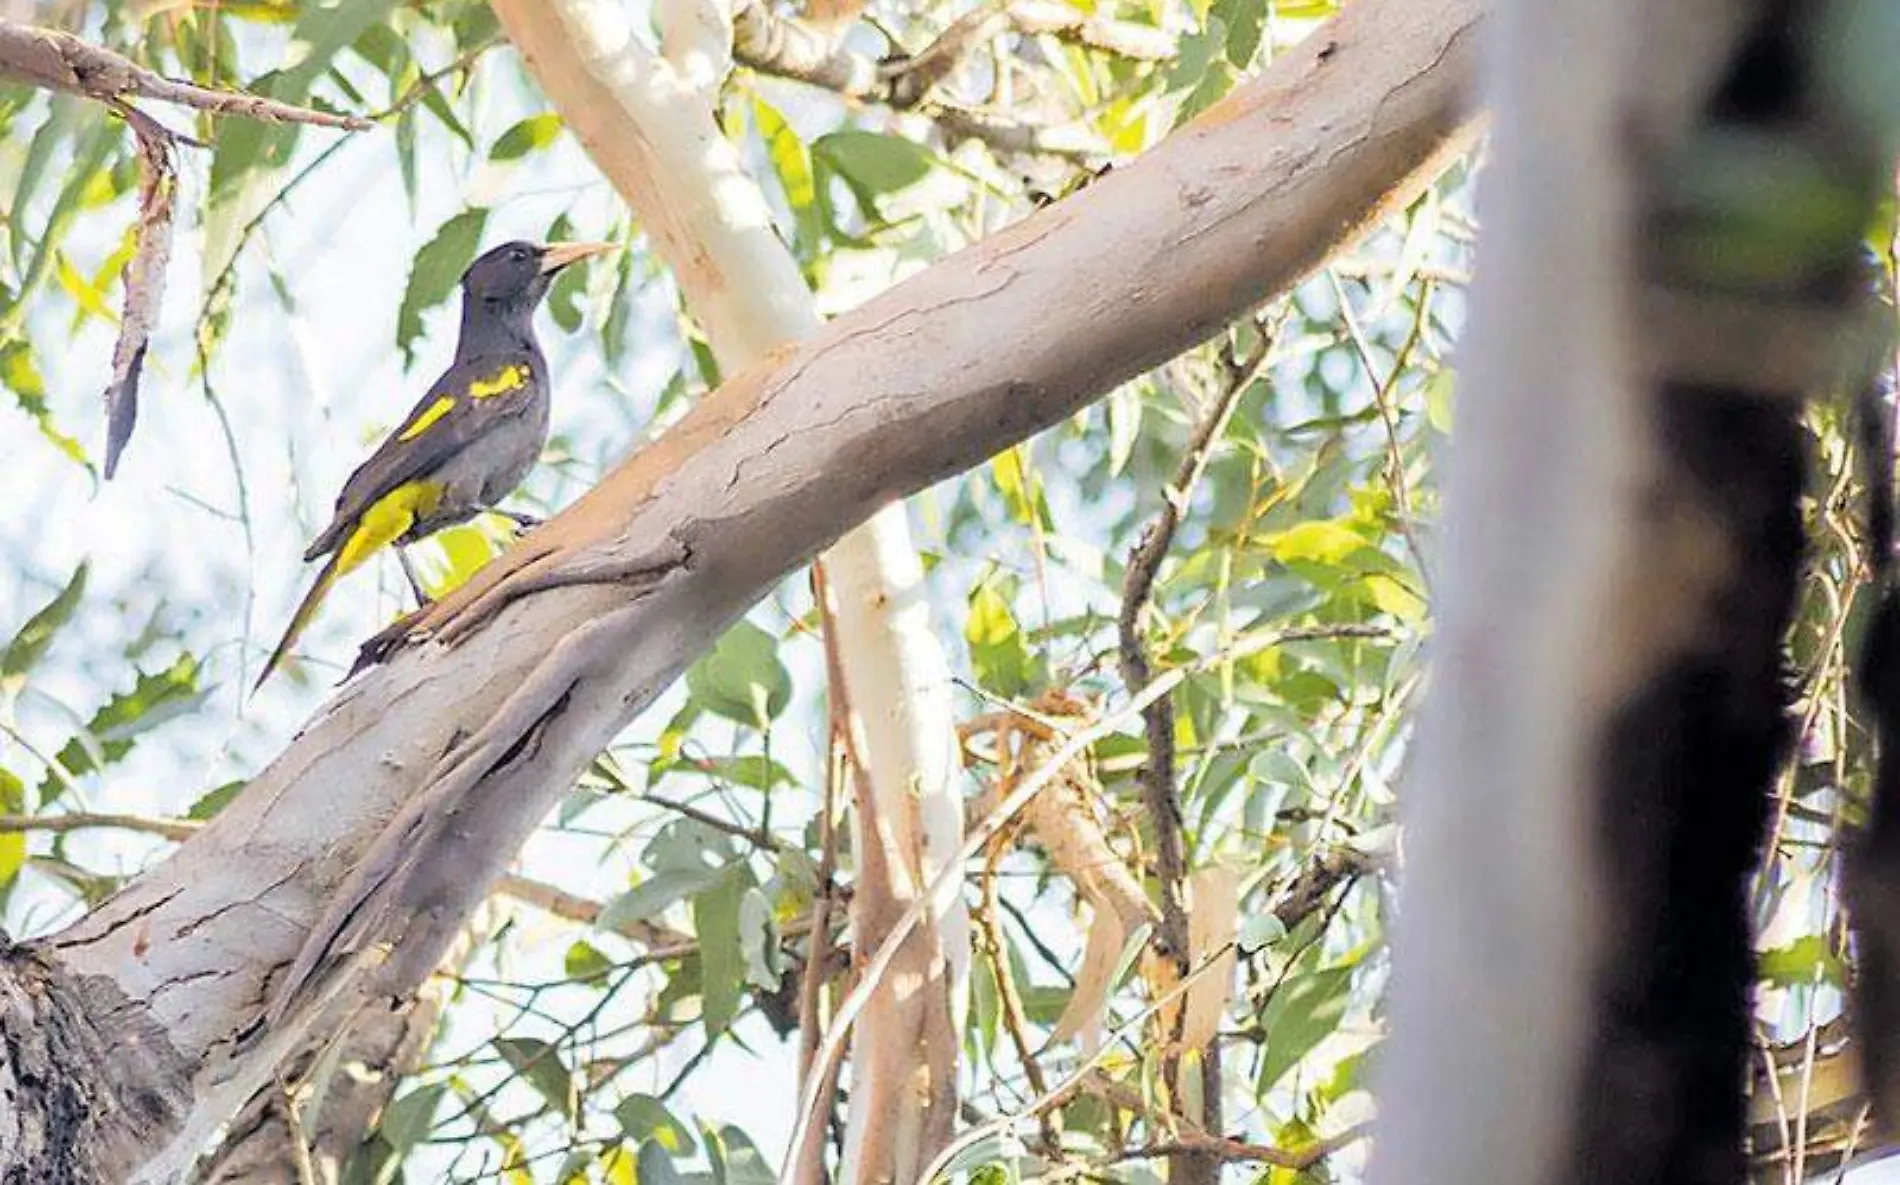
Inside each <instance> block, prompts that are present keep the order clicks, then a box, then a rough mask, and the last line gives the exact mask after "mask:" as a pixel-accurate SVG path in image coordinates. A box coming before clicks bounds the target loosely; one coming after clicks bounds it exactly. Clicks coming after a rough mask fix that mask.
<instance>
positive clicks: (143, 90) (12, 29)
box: [0, 20, 375, 132]
mask: <svg viewBox="0 0 1900 1185" xmlns="http://www.w3.org/2000/svg"><path fill="white" fill-rule="evenodd" d="M0 74H4V75H8V76H11V77H13V78H17V79H19V80H20V81H22V82H26V83H30V84H31V85H33V86H38V87H44V88H46V89H48V90H57V91H65V92H67V93H68V94H75V95H82V96H84V97H86V98H88V99H96V100H98V101H100V102H112V101H115V100H121V99H124V98H126V97H127V96H128V95H130V96H136V97H138V98H142V99H152V100H155V101H157V102H160V103H173V104H176V105H178V106H180V107H190V108H192V109H194V110H197V111H206V112H209V113H211V114H213V115H238V116H243V117H244V118H246V119H257V120H262V121H264V122H266V123H302V124H311V125H314V126H316V127H326V128H342V129H344V130H346V131H352V132H360V131H363V130H365V129H367V128H371V127H374V126H375V124H374V123H372V122H371V121H370V120H367V119H364V118H362V117H361V116H356V115H341V114H337V113H335V112H330V111H317V110H314V109H312V108H309V107H299V106H296V105H295V104H292V103H282V102H279V101H278V100H276V99H267V98H264V97H263V96H261V95H248V94H244V93H242V92H239V91H225V90H216V89H214V88H212V87H206V86H199V85H197V84H196V83H192V82H180V81H178V80H177V79H172V78H166V77H165V76H164V75H162V74H157V73H154V72H153V71H151V70H148V69H146V68H145V67H143V66H141V65H139V64H138V63H137V62H134V61H132V60H131V59H130V58H127V57H125V56H124V55H122V54H118V53H115V52H113V51H112V50H109V49H105V48H103V47H101V46H97V45H92V44H89V43H87V42H85V41H82V40H80V39H79V38H77V37H75V36H73V35H72V34H71V33H68V32H65V31H64V30H61V29H39V28H35V27H33V26H31V25H23V24H20V23H18V22H16V21H9V20H0Z"/></svg>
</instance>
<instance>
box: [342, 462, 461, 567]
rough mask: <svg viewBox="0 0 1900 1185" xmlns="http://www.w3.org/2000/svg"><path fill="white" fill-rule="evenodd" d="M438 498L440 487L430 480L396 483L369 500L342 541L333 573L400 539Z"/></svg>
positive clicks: (440, 491)
mask: <svg viewBox="0 0 1900 1185" xmlns="http://www.w3.org/2000/svg"><path fill="white" fill-rule="evenodd" d="M441 497H442V487H441V486H439V485H437V484H436V483H434V482H432V481H411V482H405V483H404V484H402V485H399V486H397V487H396V488H395V489H393V490H391V491H389V492H388V493H387V494H384V495H383V496H382V497H381V498H378V499H377V500H376V501H374V502H372V503H370V507H369V509H368V510H365V511H364V512H363V517H362V518H361V519H358V520H357V523H356V529H355V530H354V531H351V532H350V537H349V539H348V540H347V541H345V542H344V544H343V550H342V551H341V552H340V553H339V556H338V559H337V565H336V574H337V575H338V576H341V575H343V574H344V573H345V572H348V571H351V570H352V569H354V568H356V567H357V566H358V565H360V564H361V563H362V562H363V561H364V560H366V559H368V558H369V557H371V556H373V555H375V554H376V553H377V552H379V551H381V550H382V549H383V548H385V547H387V546H389V545H390V544H391V543H394V542H395V541H396V540H398V539H400V538H402V534H403V532H404V531H407V530H408V529H409V528H410V527H412V526H414V525H415V522H416V520H417V519H418V518H421V517H422V516H424V515H426V514H428V513H429V512H430V511H431V510H434V509H435V504H436V502H437V500H438V499H440V498H441Z"/></svg>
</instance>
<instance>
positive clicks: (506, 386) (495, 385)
mask: <svg viewBox="0 0 1900 1185" xmlns="http://www.w3.org/2000/svg"><path fill="white" fill-rule="evenodd" d="M527 385H528V368H527V367H525V366H522V365H519V364H517V363H512V362H511V363H509V364H508V365H507V366H504V367H502V368H501V369H500V370H498V371H496V372H495V373H494V374H491V375H489V376H488V377H487V378H485V379H476V380H475V381H474V382H472V383H470V384H469V385H468V396H469V398H470V399H491V398H493V397H494V396H496V395H506V394H507V393H508V392H510V391H519V390H521V388H523V387H525V386H527Z"/></svg>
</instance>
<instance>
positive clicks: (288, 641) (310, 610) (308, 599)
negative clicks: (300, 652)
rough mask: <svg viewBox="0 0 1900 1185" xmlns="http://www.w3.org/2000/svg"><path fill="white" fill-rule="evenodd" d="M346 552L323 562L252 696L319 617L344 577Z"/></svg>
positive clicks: (253, 689) (259, 677)
mask: <svg viewBox="0 0 1900 1185" xmlns="http://www.w3.org/2000/svg"><path fill="white" fill-rule="evenodd" d="M344 550H346V549H341V548H340V549H338V550H337V551H334V552H332V553H331V554H330V558H329V559H327V560H325V561H324V562H323V569H322V570H321V571H319V572H318V573H317V582H316V583H315V584H313V585H311V586H310V591H309V592H307V593H305V594H304V596H303V601H302V602H301V603H300V604H298V606H297V611H296V612H295V613H293V614H291V615H290V626H289V628H288V629H286V630H284V637H283V640H282V641H280V642H278V643H277V649H275V650H273V651H271V652H270V658H269V659H268V660H266V661H265V663H264V671H263V673H262V674H260V675H259V676H258V677H257V682H256V683H253V684H251V692H252V694H256V692H257V689H258V688H260V687H262V686H264V680H266V679H268V678H270V677H271V672H273V671H275V670H276V669H277V664H278V663H280V662H282V661H283V660H284V655H286V654H288V653H290V648H291V647H292V646H295V645H296V644H297V639H298V637H299V636H301V635H302V633H303V631H304V627H305V626H308V625H309V624H310V619H311V618H312V617H315V616H316V615H317V608H318V606H320V605H322V604H323V598H324V597H326V596H329V595H330V589H331V587H332V586H333V585H335V584H336V582H337V578H338V577H339V576H341V575H343V573H342V571H341V570H340V561H341V560H342V558H343V554H344Z"/></svg>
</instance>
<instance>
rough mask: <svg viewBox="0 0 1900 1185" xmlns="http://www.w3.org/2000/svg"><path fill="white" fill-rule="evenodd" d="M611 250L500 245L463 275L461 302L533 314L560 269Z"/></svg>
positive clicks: (568, 245)
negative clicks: (462, 300)
mask: <svg viewBox="0 0 1900 1185" xmlns="http://www.w3.org/2000/svg"><path fill="white" fill-rule="evenodd" d="M612 250H614V244H612V243H524V242H519V241H517V242H513V243H503V244H502V245H501V246H499V247H496V248H494V249H492V250H490V251H488V252H487V253H486V254H484V255H483V256H482V257H481V258H479V259H477V260H476V261H475V262H474V263H471V264H469V265H468V270H467V271H465V272H463V273H462V293H463V299H464V300H465V301H466V302H467V303H468V304H469V305H470V306H471V307H473V306H477V305H481V306H485V307H486V308H487V309H488V310H491V311H494V312H499V313H504V314H505V313H533V312H534V308H535V306H536V305H538V304H540V303H541V298H542V297H543V296H546V295H547V291H548V286H549V285H550V284H552V283H553V282H554V277H555V275H556V274H557V273H558V272H559V271H560V270H561V269H562V268H564V267H566V266H568V265H569V264H571V263H578V262H579V261H581V260H583V259H586V258H587V257H588V256H590V255H599V254H600V253H601V252H603V251H612Z"/></svg>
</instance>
